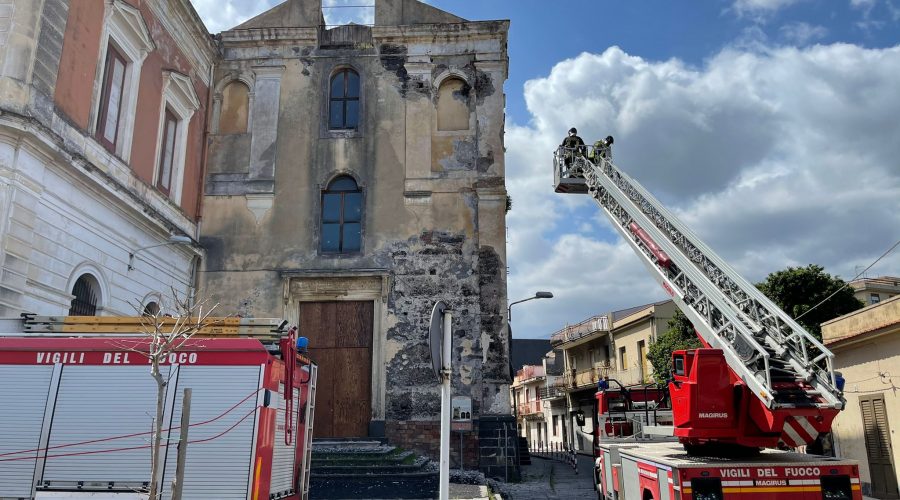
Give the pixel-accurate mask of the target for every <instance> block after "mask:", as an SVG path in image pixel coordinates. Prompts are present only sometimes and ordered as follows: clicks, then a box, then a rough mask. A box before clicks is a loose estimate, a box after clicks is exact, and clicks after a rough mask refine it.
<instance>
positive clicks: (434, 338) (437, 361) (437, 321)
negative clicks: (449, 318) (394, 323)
mask: <svg viewBox="0 0 900 500" xmlns="http://www.w3.org/2000/svg"><path fill="white" fill-rule="evenodd" d="M447 309H449V308H448V307H447V304H445V303H444V301H443V300H439V301H437V304H435V305H434V308H433V309H432V310H431V326H430V327H429V329H428V344H429V346H430V347H431V367H432V368H433V369H434V376H435V377H437V379H438V382H441V381H442V380H441V365H442V364H443V361H444V360H443V358H442V357H441V350H442V349H443V345H444V311H446V310H447Z"/></svg>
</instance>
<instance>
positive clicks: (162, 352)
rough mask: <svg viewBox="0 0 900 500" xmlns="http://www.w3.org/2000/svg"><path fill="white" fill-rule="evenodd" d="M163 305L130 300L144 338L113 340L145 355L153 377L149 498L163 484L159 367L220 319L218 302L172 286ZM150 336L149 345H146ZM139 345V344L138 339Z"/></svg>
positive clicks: (159, 492)
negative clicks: (153, 306)
mask: <svg viewBox="0 0 900 500" xmlns="http://www.w3.org/2000/svg"><path fill="white" fill-rule="evenodd" d="M166 299H167V300H166V302H169V303H168V304H165V307H159V308H157V309H156V310H151V309H143V308H142V307H141V306H140V304H134V303H129V304H130V305H131V306H132V307H133V308H134V310H135V311H136V312H137V313H138V316H139V317H140V318H141V330H142V332H141V333H143V334H144V335H145V338H144V339H142V340H141V341H136V342H133V343H131V345H126V344H127V343H128V341H126V340H124V339H120V340H119V341H117V342H116V343H117V344H118V347H119V348H121V349H124V350H127V351H131V352H134V353H137V354H139V355H141V356H144V357H145V358H147V359H148V362H149V364H150V375H151V376H152V377H153V379H154V380H155V381H156V415H155V416H154V418H153V433H152V438H151V446H150V450H151V455H150V457H151V458H150V495H149V499H148V500H159V499H160V498H162V488H161V485H160V481H159V476H160V473H161V472H162V471H161V470H160V468H161V466H162V463H163V462H162V455H161V444H162V425H163V416H164V415H163V413H164V412H165V405H166V386H167V385H168V383H169V379H168V377H166V376H164V375H163V373H162V372H161V371H160V365H161V364H163V363H164V362H165V360H166V358H167V357H168V356H169V354H172V353H175V352H178V351H179V350H180V349H181V348H182V347H184V345H185V344H186V343H187V342H188V341H189V340H191V338H192V337H193V336H194V335H195V334H196V333H197V332H200V331H202V330H203V329H205V328H208V327H211V326H213V325H215V324H218V323H219V322H220V321H218V320H213V319H211V317H212V316H211V315H212V312H213V311H214V310H215V308H216V307H217V306H218V304H215V305H213V306H212V307H205V306H206V302H207V301H205V300H204V301H200V302H197V303H193V301H192V300H191V298H190V296H189V295H187V294H185V295H183V296H182V295H180V294H179V293H178V291H177V290H175V289H174V288H172V289H171V294H170V296H169V297H167V298H166ZM148 339H149V341H150V343H149V346H146V347H145V344H146V341H147V340H148ZM138 342H139V343H140V344H141V345H140V346H138V345H137V343H138Z"/></svg>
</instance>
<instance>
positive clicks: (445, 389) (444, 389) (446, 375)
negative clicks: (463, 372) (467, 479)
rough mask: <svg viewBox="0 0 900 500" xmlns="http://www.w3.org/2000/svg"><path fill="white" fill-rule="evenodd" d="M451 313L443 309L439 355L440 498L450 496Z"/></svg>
mask: <svg viewBox="0 0 900 500" xmlns="http://www.w3.org/2000/svg"><path fill="white" fill-rule="evenodd" d="M452 324H453V315H452V314H451V313H450V311H449V310H447V311H444V328H443V330H444V332H443V333H444V338H443V349H442V353H443V355H442V356H441V358H442V366H441V375H442V377H443V380H442V381H441V473H440V482H441V484H440V497H439V498H440V500H448V498H449V497H450V378H451V377H450V375H451V373H452V372H451V371H450V370H451V368H450V356H451V348H452V341H453V331H452V330H451V328H452Z"/></svg>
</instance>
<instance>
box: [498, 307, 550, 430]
mask: <svg viewBox="0 0 900 500" xmlns="http://www.w3.org/2000/svg"><path fill="white" fill-rule="evenodd" d="M552 298H553V293H551V292H536V293H535V294H534V296H533V297H528V298H527V299H522V300H517V301H515V302H511V303H510V304H509V307H507V308H506V335H507V342H508V343H509V344H508V345H509V378H510V380H512V378H513V377H514V376H515V368H514V367H513V364H512V351H513V342H512V340H513V339H512V325H511V324H510V323H512V306H514V305H516V304H521V303H522V302H528V301H529V300H534V299H552ZM512 407H513V418H515V419H516V428H517V430H516V433H517V434H518V432H519V431H518V427H519V408H518V405H517V404H516V401H515V396H513V405H512Z"/></svg>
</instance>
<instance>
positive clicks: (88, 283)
mask: <svg viewBox="0 0 900 500" xmlns="http://www.w3.org/2000/svg"><path fill="white" fill-rule="evenodd" d="M72 295H74V296H75V298H73V299H72V304H71V305H70V306H69V316H96V315H97V302H98V299H99V297H98V296H99V295H100V284H99V283H98V282H97V278H94V277H93V276H91V275H90V274H82V275H81V276H79V277H78V279H77V280H76V281H75V285H74V286H72Z"/></svg>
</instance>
